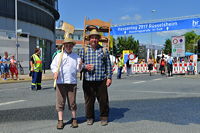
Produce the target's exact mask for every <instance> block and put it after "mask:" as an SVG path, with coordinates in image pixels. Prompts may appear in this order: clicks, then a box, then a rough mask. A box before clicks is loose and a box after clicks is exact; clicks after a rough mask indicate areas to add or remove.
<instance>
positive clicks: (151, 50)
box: [151, 10, 156, 55]
mask: <svg viewBox="0 0 200 133" xmlns="http://www.w3.org/2000/svg"><path fill="white" fill-rule="evenodd" d="M151 12H152V19H153V13H154V12H156V10H151ZM152 34H153V33H152V31H151V47H153V46H152V45H153V37H152ZM152 54H153V49H152V48H151V55H152Z"/></svg>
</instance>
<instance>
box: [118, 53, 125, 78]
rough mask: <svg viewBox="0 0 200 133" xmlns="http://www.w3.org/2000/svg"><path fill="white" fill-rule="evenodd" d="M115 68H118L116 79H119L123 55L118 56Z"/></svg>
mask: <svg viewBox="0 0 200 133" xmlns="http://www.w3.org/2000/svg"><path fill="white" fill-rule="evenodd" d="M117 66H118V72H117V79H121V75H122V69H123V66H124V59H123V54H120V57H119V58H118V63H117Z"/></svg>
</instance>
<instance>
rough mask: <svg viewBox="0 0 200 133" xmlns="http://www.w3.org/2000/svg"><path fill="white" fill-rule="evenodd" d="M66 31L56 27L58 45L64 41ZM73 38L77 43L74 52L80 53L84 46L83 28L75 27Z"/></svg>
mask: <svg viewBox="0 0 200 133" xmlns="http://www.w3.org/2000/svg"><path fill="white" fill-rule="evenodd" d="M64 34H65V32H64V31H63V30H62V29H60V28H58V29H56V45H61V44H62V43H63V41H64ZM72 39H73V40H74V41H75V42H76V45H75V46H74V48H73V52H75V53H79V50H80V49H81V48H82V44H83V30H82V29H75V30H74V33H73V35H72Z"/></svg>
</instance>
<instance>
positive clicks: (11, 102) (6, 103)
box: [0, 100, 26, 106]
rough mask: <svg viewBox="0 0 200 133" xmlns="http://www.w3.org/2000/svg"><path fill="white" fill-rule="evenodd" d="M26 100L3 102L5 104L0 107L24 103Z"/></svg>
mask: <svg viewBox="0 0 200 133" xmlns="http://www.w3.org/2000/svg"><path fill="white" fill-rule="evenodd" d="M24 101H26V100H17V101H10V102H5V103H0V106H1V105H8V104H13V103H20V102H24Z"/></svg>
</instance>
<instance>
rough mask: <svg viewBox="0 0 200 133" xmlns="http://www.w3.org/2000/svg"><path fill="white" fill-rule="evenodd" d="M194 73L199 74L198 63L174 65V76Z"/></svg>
mask: <svg viewBox="0 0 200 133" xmlns="http://www.w3.org/2000/svg"><path fill="white" fill-rule="evenodd" d="M190 71H193V72H194V74H197V63H196V62H192V63H191V62H185V63H174V64H173V71H172V73H173V74H188V72H190Z"/></svg>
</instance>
